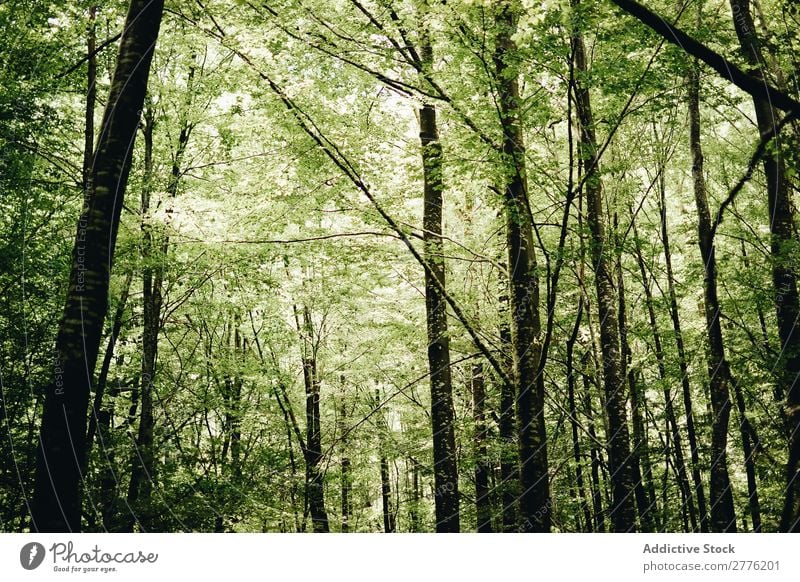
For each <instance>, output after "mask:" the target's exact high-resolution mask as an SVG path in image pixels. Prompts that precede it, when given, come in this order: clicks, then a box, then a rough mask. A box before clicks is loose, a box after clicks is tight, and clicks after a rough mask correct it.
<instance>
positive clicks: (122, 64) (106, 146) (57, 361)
mask: <svg viewBox="0 0 800 582" xmlns="http://www.w3.org/2000/svg"><path fill="white" fill-rule="evenodd" d="M162 11H163V2H162V1H160V0H156V1H153V2H149V1H148V2H143V1H142V2H140V1H137V0H132V1H131V4H130V7H129V9H128V16H127V18H126V21H125V28H124V29H123V33H122V38H121V41H120V51H119V55H118V57H117V66H116V69H115V70H114V78H113V81H112V84H111V90H110V94H109V98H108V103H107V105H106V111H105V113H104V115H103V122H102V124H101V130H100V137H99V139H98V142H97V145H96V147H95V153H94V160H93V163H92V171H91V185H90V187H89V189H88V191H87V195H86V199H85V203H84V208H83V210H82V213H81V218H80V220H79V221H78V229H77V234H76V238H75V247H74V250H73V258H72V268H71V272H70V279H69V292H68V295H67V302H66V305H65V307H64V313H63V316H62V318H61V322H60V324H59V331H58V339H57V340H56V348H55V352H54V357H53V370H54V380H53V382H52V384H51V385H50V386H49V387H48V389H47V391H46V396H45V401H44V411H43V414H42V424H41V437H40V438H41V446H40V448H39V453H38V455H37V469H36V474H37V478H36V489H35V492H34V498H33V504H32V508H31V527H32V529H34V530H36V531H80V527H81V526H80V515H81V486H82V483H81V467H83V465H84V458H85V455H86V440H85V435H86V410H87V406H88V400H89V391H90V383H91V377H92V374H93V372H94V366H95V362H96V360H97V354H98V351H99V348H100V335H101V333H102V328H103V322H104V320H105V316H106V311H107V307H108V285H109V277H110V271H111V264H112V262H113V257H114V253H113V250H114V246H115V243H116V237H117V229H118V227H119V220H120V213H121V211H122V205H123V197H124V193H125V187H126V185H127V181H128V174H129V172H130V166H131V156H132V150H133V148H132V145H133V142H134V140H135V136H136V127H137V124H138V112H139V111H141V109H142V104H143V102H144V95H145V92H146V90H147V77H148V75H149V72H150V63H151V61H152V57H153V50H154V48H155V43H156V39H157V38H158V31H159V27H160V24H161V14H162Z"/></svg>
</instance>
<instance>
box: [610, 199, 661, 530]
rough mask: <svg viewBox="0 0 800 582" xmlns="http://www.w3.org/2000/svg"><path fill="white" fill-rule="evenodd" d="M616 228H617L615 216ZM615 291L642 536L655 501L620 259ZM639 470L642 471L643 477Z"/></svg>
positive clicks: (648, 528) (651, 528)
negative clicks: (652, 495)
mask: <svg viewBox="0 0 800 582" xmlns="http://www.w3.org/2000/svg"><path fill="white" fill-rule="evenodd" d="M614 219H615V226H616V215H615V217H614ZM617 287H618V289H619V340H620V347H621V348H622V358H621V363H622V378H625V379H627V382H628V390H630V395H631V421H632V424H633V442H632V443H631V445H632V450H631V463H632V467H633V479H634V482H635V483H636V488H635V494H636V508H637V510H638V512H639V527H640V529H641V531H642V532H645V533H647V532H652V531H653V519H652V517H653V515H652V510H653V508H654V507H655V499H651V498H650V496H649V495H648V490H649V489H650V488H651V487H652V484H651V481H652V476H653V475H652V471H650V458H649V456H650V447H649V446H648V443H647V431H646V430H645V425H644V420H643V419H642V403H641V400H642V398H641V395H640V394H639V386H638V382H637V381H636V370H634V369H633V368H632V367H631V359H632V354H631V348H630V346H629V345H628V321H627V319H626V309H627V305H626V303H625V280H624V278H623V276H622V259H621V257H617ZM642 467H645V470H644V474H643V473H642Z"/></svg>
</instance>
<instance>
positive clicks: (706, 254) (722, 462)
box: [689, 62, 736, 532]
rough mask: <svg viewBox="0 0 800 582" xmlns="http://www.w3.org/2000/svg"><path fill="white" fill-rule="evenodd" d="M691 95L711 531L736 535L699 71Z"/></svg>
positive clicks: (695, 70)
mask: <svg viewBox="0 0 800 582" xmlns="http://www.w3.org/2000/svg"><path fill="white" fill-rule="evenodd" d="M690 74H691V76H690V81H689V85H690V90H689V134H690V145H691V152H692V177H693V183H694V197H695V204H696V206H697V231H698V244H699V246H700V256H701V258H702V260H703V266H704V270H705V275H704V280H703V296H704V309H705V317H706V341H707V342H708V351H707V360H708V377H709V390H710V393H711V409H712V416H713V420H712V427H711V488H710V495H711V499H710V504H711V524H710V525H711V530H712V531H715V532H735V531H736V516H735V513H734V508H733V494H732V491H731V482H730V477H729V476H728V451H727V444H728V422H729V419H730V407H731V401H730V394H729V384H730V383H731V374H730V370H729V368H728V362H727V361H726V360H725V345H724V341H723V338H722V327H721V326H720V307H719V300H718V298H717V260H716V253H715V249H714V241H713V239H712V238H711V213H710V211H709V208H708V197H707V194H706V184H705V177H704V175H703V150H702V147H701V145H700V102H699V95H700V89H699V83H700V71H699V65H698V64H697V63H696V62H695V63H694V64H693V66H692V68H691V73H690Z"/></svg>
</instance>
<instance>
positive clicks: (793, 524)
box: [730, 0, 800, 531]
mask: <svg viewBox="0 0 800 582" xmlns="http://www.w3.org/2000/svg"><path fill="white" fill-rule="evenodd" d="M730 4H731V10H732V11H733V24H734V28H735V29H736V36H737V37H738V38H739V44H740V46H741V49H742V53H744V56H745V58H746V59H747V62H748V64H749V65H750V66H751V67H752V69H753V72H752V75H753V76H754V77H756V78H757V79H758V80H760V81H762V82H763V81H764V80H765V79H766V78H767V76H768V75H767V71H766V69H767V64H766V62H765V60H764V57H763V54H762V50H761V44H760V42H759V39H758V36H757V34H756V28H755V24H754V22H753V17H752V15H751V13H750V1H749V0H730ZM753 106H754V108H755V111H756V120H757V122H758V131H759V133H760V134H761V135H762V136H775V138H776V142H777V143H776V147H774V148H768V149H767V151H766V153H765V154H764V157H763V158H762V162H763V164H764V174H765V175H766V178H767V201H768V207H769V215H770V217H771V218H770V233H771V235H772V239H771V244H770V250H771V253H772V258H773V263H772V283H773V285H774V287H775V310H776V316H777V320H778V337H780V340H781V354H782V356H781V358H780V362H779V369H781V372H782V373H781V381H782V382H781V383H782V384H783V386H784V391H785V393H786V411H787V421H788V425H789V435H790V437H791V438H790V444H789V461H788V463H787V466H786V479H787V485H786V497H785V502H784V506H783V513H782V515H781V524H780V529H781V531H800V384H799V383H798V377H800V331H797V329H796V326H797V320H798V317H800V298H799V297H798V293H797V273H796V272H795V268H794V265H793V263H792V261H791V259H790V256H789V253H790V251H791V249H792V248H793V245H794V244H795V243H794V241H793V233H794V228H795V220H794V212H795V211H794V208H793V207H792V202H791V198H790V196H791V194H790V187H789V179H788V176H787V175H786V165H785V162H784V159H783V155H782V153H781V147H782V146H781V143H780V139H779V137H778V136H777V132H776V129H775V126H776V124H777V123H778V118H779V112H778V111H777V110H776V109H775V107H773V102H771V101H770V100H768V99H765V98H763V97H758V96H755V95H754V96H753Z"/></svg>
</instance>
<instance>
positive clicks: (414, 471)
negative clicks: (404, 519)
mask: <svg viewBox="0 0 800 582" xmlns="http://www.w3.org/2000/svg"><path fill="white" fill-rule="evenodd" d="M409 461H410V463H411V507H410V508H409V521H410V522H411V532H412V533H417V532H419V531H420V519H419V504H420V483H419V465H418V464H417V462H416V461H415V460H414V459H413V458H411V459H409Z"/></svg>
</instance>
